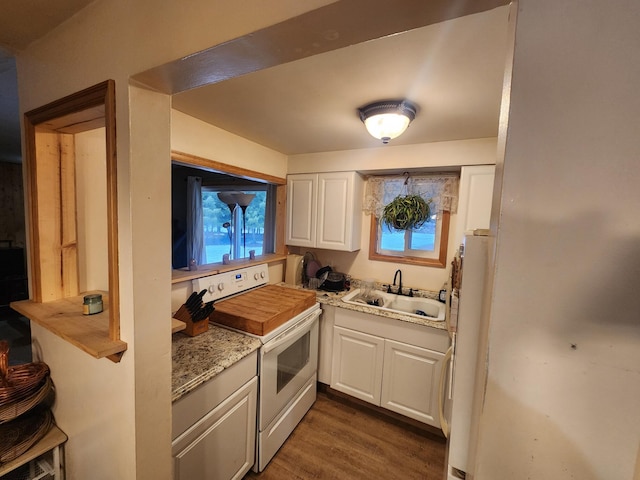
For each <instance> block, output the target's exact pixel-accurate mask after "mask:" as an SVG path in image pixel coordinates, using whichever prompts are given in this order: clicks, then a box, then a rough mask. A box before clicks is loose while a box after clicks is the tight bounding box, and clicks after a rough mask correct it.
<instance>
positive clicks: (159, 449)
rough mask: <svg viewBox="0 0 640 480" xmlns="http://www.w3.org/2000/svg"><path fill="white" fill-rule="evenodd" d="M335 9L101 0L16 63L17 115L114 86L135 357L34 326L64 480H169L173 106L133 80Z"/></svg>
mask: <svg viewBox="0 0 640 480" xmlns="http://www.w3.org/2000/svg"><path fill="white" fill-rule="evenodd" d="M327 3H331V2H330V1H327V0H309V1H307V2H304V3H301V2H298V1H296V0H282V1H279V2H277V3H265V2H262V1H259V0H249V1H246V2H212V1H210V0H195V1H193V2H189V6H188V8H186V7H185V5H184V3H183V2H162V4H161V5H159V4H158V3H157V2H147V1H137V2H130V1H128V0H97V1H96V2H94V3H92V4H90V5H89V6H88V7H87V8H86V9H84V10H83V11H82V12H80V13H79V14H77V15H75V16H74V17H73V18H71V19H70V20H68V21H67V22H65V23H64V24H62V25H61V26H59V27H58V28H57V29H56V30H55V31H53V32H51V33H50V34H49V35H47V36H46V37H45V38H43V39H41V40H40V41H37V42H35V43H34V44H32V45H30V46H29V47H28V48H27V49H25V50H24V51H23V52H20V54H19V55H18V57H17V68H18V84H19V95H20V110H21V114H22V113H24V112H26V111H29V110H31V109H34V108H36V107H40V106H42V105H44V104H46V103H48V102H51V101H53V100H56V99H58V98H61V97H63V96H65V95H69V94H71V93H74V92H76V91H79V90H82V89H84V88H86V87H89V86H91V85H95V84H97V83H99V82H102V81H104V80H106V79H108V78H111V79H114V80H115V82H116V112H117V114H116V117H117V118H116V122H117V155H118V165H117V167H118V230H119V231H118V233H119V256H120V262H119V267H120V296H121V308H120V317H121V337H122V339H123V340H124V341H126V342H127V344H128V350H127V352H126V353H125V354H124V357H123V359H122V361H121V362H120V363H119V364H114V363H112V362H110V361H109V360H106V359H102V360H96V359H93V358H92V357H90V356H88V355H87V354H85V353H83V352H81V351H80V350H78V349H77V348H76V347H73V346H71V345H70V344H68V343H67V342H65V341H63V340H61V339H60V338H58V337H56V336H54V335H52V334H50V333H49V332H48V331H46V330H44V329H42V328H39V327H37V326H34V328H33V332H32V334H33V339H34V342H35V343H36V344H37V346H38V348H39V351H40V353H39V355H40V357H39V358H42V359H43V360H44V361H45V362H47V363H48V364H49V365H50V366H51V370H52V377H53V380H54V382H55V384H56V391H57V395H58V402H57V404H56V408H55V414H56V419H57V421H58V423H59V425H60V427H61V428H62V429H63V430H64V431H65V432H66V433H67V434H68V435H69V442H68V443H67V448H66V460H67V467H68V469H67V478H69V479H89V478H90V479H92V480H100V479H105V480H110V479H113V478H118V479H123V480H126V479H134V478H136V479H146V478H148V479H154V480H157V479H169V478H171V463H170V461H171V460H170V428H171V427H170V418H171V410H170V405H171V404H170V393H171V392H170V390H171V386H170V380H171V343H170V338H171V335H170V333H169V332H170V330H169V325H170V323H169V318H170V317H169V315H170V291H171V287H170V281H171V269H170V258H171V245H170V242H171V233H170V223H171V222H170V206H169V202H170V200H169V199H170V196H169V195H168V193H167V192H168V191H169V190H170V176H171V173H170V130H169V128H170V124H171V110H170V98H168V97H166V96H163V95H159V94H152V93H151V92H146V91H143V90H141V89H138V88H135V87H130V86H129V78H130V77H131V76H132V75H135V74H137V73H140V72H142V71H144V70H147V69H148V68H151V67H155V66H158V65H161V64H163V63H165V62H168V61H171V60H175V59H177V58H180V57H183V56H186V55H189V54H191V53H194V52H197V51H199V50H203V49H205V48H208V47H211V46H213V45H216V44H219V43H222V42H224V41H227V40H230V39H232V38H236V37H238V36H241V35H243V34H245V33H249V32H252V31H255V30H258V29H260V28H263V27H265V26H268V25H272V24H275V23H278V22H280V21H283V20H286V19H287V18H290V17H293V16H296V15H298V14H301V13H303V12H305V11H308V10H311V9H313V8H317V7H319V6H322V5H324V4H327ZM26 194H27V195H28V192H27V193H26ZM162 259H166V262H165V261H162Z"/></svg>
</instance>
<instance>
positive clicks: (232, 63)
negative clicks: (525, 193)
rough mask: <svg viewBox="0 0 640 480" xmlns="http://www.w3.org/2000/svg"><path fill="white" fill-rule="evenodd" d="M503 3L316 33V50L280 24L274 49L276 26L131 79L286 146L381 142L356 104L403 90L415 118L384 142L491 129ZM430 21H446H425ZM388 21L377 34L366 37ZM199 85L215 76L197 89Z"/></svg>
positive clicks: (303, 148) (210, 119)
mask: <svg viewBox="0 0 640 480" xmlns="http://www.w3.org/2000/svg"><path fill="white" fill-rule="evenodd" d="M337 3H338V4H341V3H342V2H337ZM347 3H353V2H347ZM355 3H357V2H355ZM386 3H387V4H389V3H391V2H386ZM408 3H412V4H413V3H414V2H408ZM436 3H439V4H440V5H442V4H451V2H436ZM503 4H504V1H494V2H486V3H485V4H483V5H482V7H481V8H477V5H476V10H475V11H480V13H473V14H470V15H467V14H466V13H468V12H460V11H458V12H454V14H452V13H451V12H446V14H445V13H443V12H440V13H439V15H440V16H439V17H438V16H437V15H435V16H434V15H431V16H430V17H429V18H428V19H427V17H426V16H425V18H424V19H423V24H427V25H426V26H418V27H416V22H415V19H414V20H413V21H412V22H410V23H405V24H404V25H406V26H407V27H406V28H405V30H403V29H402V28H401V25H402V21H395V20H390V21H389V26H385V25H384V24H381V25H377V27H376V28H374V33H371V32H370V31H364V32H363V33H362V34H360V35H358V34H354V33H353V32H350V34H349V35H348V39H347V40H346V41H344V40H342V39H340V38H339V37H340V33H339V32H340V30H339V29H338V30H329V31H327V30H323V33H322V35H324V42H325V43H328V45H325V44H323V43H322V42H319V44H318V49H319V50H321V51H322V52H323V53H318V54H313V52H308V51H303V50H304V49H302V48H292V46H295V45H300V43H296V40H295V30H296V29H295V28H294V29H292V28H291V26H290V25H289V26H287V34H286V35H283V37H284V38H285V40H286V45H288V47H287V52H288V53H285V54H284V56H283V55H282V50H283V44H281V43H277V42H276V43H275V44H274V43H273V42H272V41H271V40H269V41H267V40H266V39H267V38H271V37H269V35H271V34H270V33H269V31H270V29H276V30H277V29H278V28H280V27H281V25H282V24H279V25H276V26H274V27H270V28H269V29H265V31H260V32H255V33H253V34H251V35H248V36H247V37H242V38H241V39H238V40H234V41H232V42H227V43H226V44H223V45H221V46H218V47H214V48H212V49H209V50H208V51H206V52H201V53H202V55H204V56H207V55H208V57H207V58H205V60H203V59H202V58H199V55H200V54H196V55H193V56H190V57H187V58H186V59H182V60H179V61H176V62H171V63H170V64H167V65H164V66H161V67H158V68H156V69H152V70H149V71H147V72H142V73H141V74H140V75H137V76H136V77H135V79H136V80H138V81H140V82H141V83H144V84H147V85H150V86H152V87H153V88H155V89H158V90H160V91H165V92H167V93H173V97H172V102H173V108H174V109H176V110H179V111H181V112H183V113H186V114H188V115H191V116H193V117H195V118H199V119H201V120H203V121H205V122H207V123H210V124H212V125H215V126H217V127H220V128H222V129H224V130H227V131H229V132H231V133H234V134H236V135H239V136H241V137H244V138H247V139H249V140H252V141H254V142H256V143H259V144H261V145H264V146H267V147H269V148H271V149H273V150H276V151H279V152H281V153H284V154H287V155H295V154H303V153H314V152H328V151H338V150H351V149H362V148H372V147H379V146H380V142H379V141H377V140H376V139H373V138H372V137H370V136H369V134H368V133H367V131H366V129H365V128H364V125H363V124H362V122H361V121H360V119H359V118H358V115H357V108H358V107H360V106H362V105H364V104H366V103H368V102H371V101H376V100H381V99H386V98H408V99H410V100H412V101H414V102H415V103H417V104H418V106H419V111H418V115H417V117H416V120H415V121H414V122H413V123H412V124H411V126H410V127H409V129H408V130H407V131H406V132H405V133H404V134H403V135H402V136H401V137H400V138H397V139H395V140H393V141H392V142H391V143H390V145H410V144H420V143H428V142H438V141H450V140H463V139H473V138H486V137H495V136H496V135H497V132H498V118H499V110H500V102H501V97H502V82H503V73H504V67H505V61H506V47H507V45H506V42H507V22H508V9H509V7H508V6H498V7H496V5H503ZM333 5H335V4H333ZM324 8H328V7H324ZM319 10H323V9H319ZM482 10H486V11H482ZM317 12H318V11H314V12H310V14H314V13H317ZM432 13H433V12H432ZM456 14H464V16H459V17H457V18H454V17H456ZM298 18H299V17H298ZM435 18H445V19H446V18H452V19H450V20H445V21H440V22H439V23H433V22H434V19H435ZM296 20H297V19H296V18H294V19H292V20H290V21H288V22H294V23H295V21H296ZM306 20H307V21H308V19H306ZM360 20H362V19H360ZM396 20H397V19H396ZM345 22H346V24H352V25H358V26H359V27H358V28H360V26H361V25H362V23H363V22H362V21H360V22H356V21H353V22H349V19H348V18H347V19H346V21H343V22H342V25H343V26H342V27H340V28H345V27H344V25H345ZM394 22H395V23H394ZM285 23H287V22H285ZM364 23H366V22H364ZM383 23H384V22H383ZM309 28H310V27H308V28H306V29H300V27H297V30H304V31H306V30H309ZM385 28H387V30H386V34H385V35H384V36H383V37H382V38H377V37H375V38H373V39H370V38H371V36H372V35H379V34H380V33H379V32H380V31H382V30H384V29H385ZM316 30H317V28H316ZM364 30H366V29H364ZM331 32H333V33H332V35H334V37H336V38H330V37H331V35H330V33H331ZM389 32H390V33H389ZM396 32H400V33H396ZM298 33H300V32H298ZM300 34H301V35H302V33H300ZM272 36H273V37H277V36H278V34H277V32H276V34H272ZM308 37H309V35H308V34H306V36H305V38H306V41H308V39H309V38H308ZM261 38H262V39H263V40H260V39H261ZM327 38H330V39H329V40H327ZM362 38H364V40H362ZM358 39H360V41H358ZM252 42H257V43H258V47H255V48H257V49H258V50H257V51H259V54H260V55H258V56H254V58H252V59H247V57H246V55H247V54H248V53H247V52H250V55H254V54H255V51H254V50H253V48H254V46H255V45H254V46H252ZM260 42H262V43H260ZM231 52H234V53H233V54H232V53H231ZM241 52H244V53H241ZM238 58H242V61H240V62H238V60H237V59H238ZM185 62H186V63H185ZM189 62H192V64H191V65H189ZM283 62H284V63H283ZM193 64H199V65H200V66H202V65H207V67H206V69H205V70H206V71H205V73H204V74H203V73H200V74H193V73H192V72H190V70H191V69H193V68H194V65H193ZM181 69H182V70H181ZM185 69H186V70H187V73H186V74H184V71H185ZM179 71H181V72H182V73H181V74H178V73H177V72H179ZM206 82H212V83H210V84H207V85H204V86H199V85H201V84H203V83H206ZM194 87H197V88H194Z"/></svg>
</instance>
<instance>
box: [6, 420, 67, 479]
mask: <svg viewBox="0 0 640 480" xmlns="http://www.w3.org/2000/svg"><path fill="white" fill-rule="evenodd" d="M66 441H67V435H66V434H65V433H64V432H63V431H62V430H60V429H59V428H58V427H56V426H55V425H54V426H53V427H52V428H51V430H49V432H47V434H46V435H45V436H44V437H42V438H41V439H40V440H39V441H38V442H37V443H36V444H35V445H34V446H33V447H31V448H30V449H29V450H27V451H26V452H24V453H23V454H22V455H20V456H19V457H18V458H16V459H15V460H12V461H10V462H7V463H3V464H2V465H0V477H1V476H3V475H5V474H7V473H9V472H12V471H13V470H15V469H16V468H18V467H21V466H22V465H25V464H26V463H28V462H30V461H31V460H35V459H36V458H38V457H39V456H40V455H43V454H45V453H47V452H48V451H50V450H52V449H54V448H56V447H58V446H60V445H62V444H63V443H64V442H66Z"/></svg>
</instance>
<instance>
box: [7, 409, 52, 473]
mask: <svg viewBox="0 0 640 480" xmlns="http://www.w3.org/2000/svg"><path fill="white" fill-rule="evenodd" d="M53 425H54V422H53V415H52V414H51V410H49V409H48V408H35V409H33V410H31V411H30V412H29V413H26V414H24V415H22V416H20V417H18V418H16V419H15V420H13V421H11V422H7V423H5V424H3V425H0V465H1V464H3V463H6V462H10V461H12V460H15V459H16V458H18V457H19V456H20V455H22V454H23V453H24V452H26V451H27V450H29V449H30V448H31V447H32V446H33V445H35V444H36V443H37V442H38V441H39V440H40V439H41V438H42V437H44V436H45V435H46V434H47V433H48V432H49V430H51V427H52V426H53Z"/></svg>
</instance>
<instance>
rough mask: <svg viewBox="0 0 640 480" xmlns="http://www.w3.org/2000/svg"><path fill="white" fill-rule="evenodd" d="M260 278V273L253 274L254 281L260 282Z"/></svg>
mask: <svg viewBox="0 0 640 480" xmlns="http://www.w3.org/2000/svg"><path fill="white" fill-rule="evenodd" d="M259 278H260V275H259V274H258V272H256V273H254V274H253V279H254V280H258V279H259Z"/></svg>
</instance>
